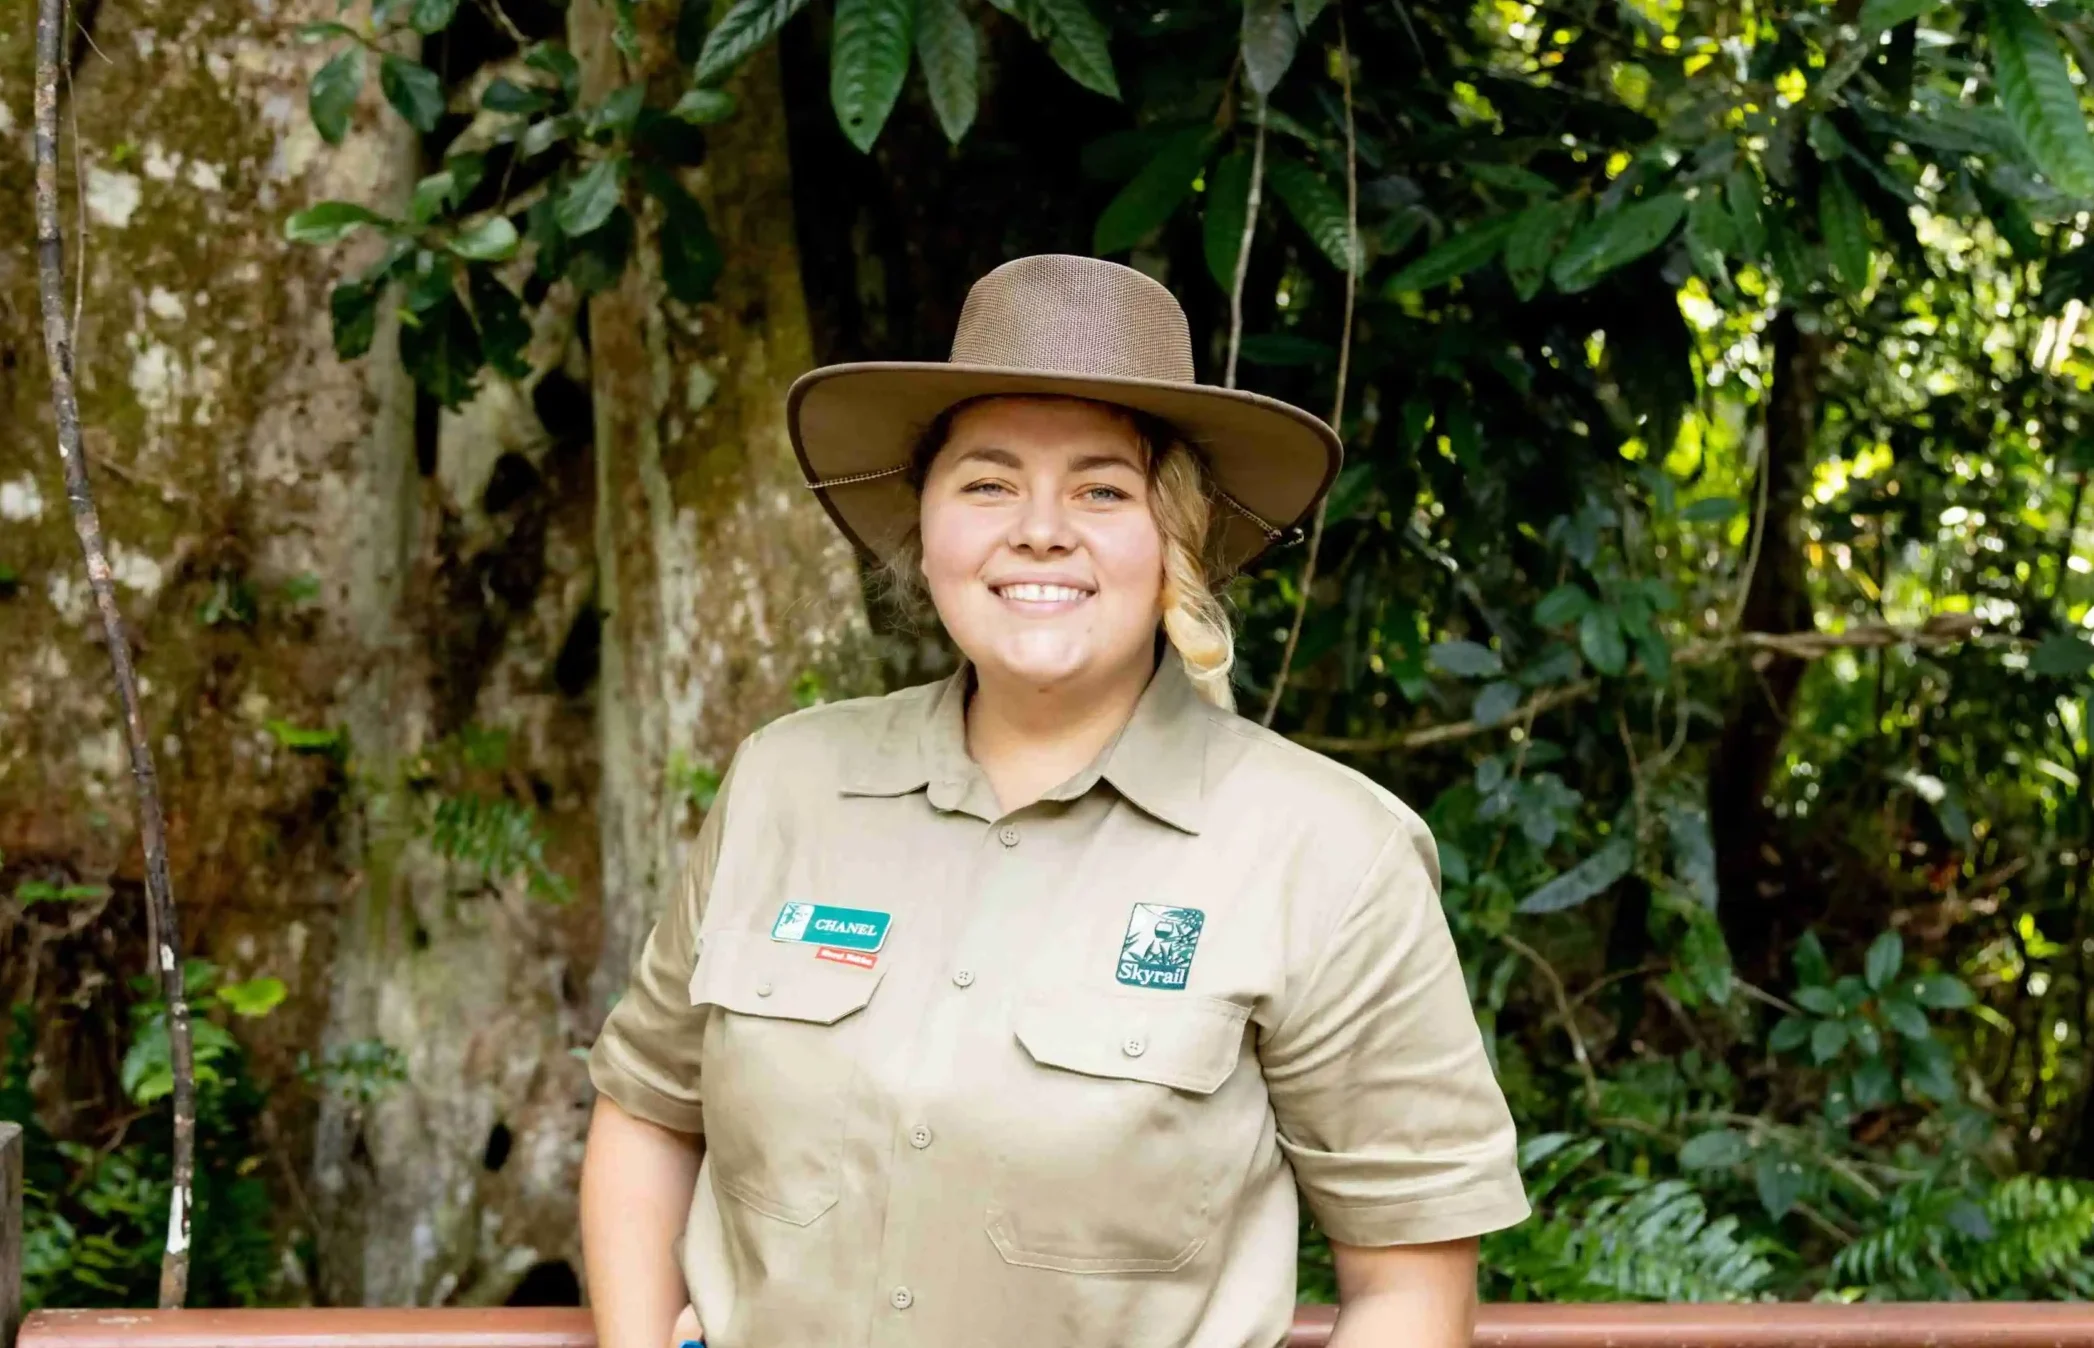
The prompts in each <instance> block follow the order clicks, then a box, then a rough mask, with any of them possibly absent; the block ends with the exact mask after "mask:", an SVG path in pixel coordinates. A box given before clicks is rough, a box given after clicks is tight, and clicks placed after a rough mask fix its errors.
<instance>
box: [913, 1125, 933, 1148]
mask: <svg viewBox="0 0 2094 1348" xmlns="http://www.w3.org/2000/svg"><path fill="white" fill-rule="evenodd" d="M909 1145H910V1146H912V1147H914V1148H916V1149H917V1150H918V1151H922V1150H923V1149H924V1148H925V1147H928V1146H930V1145H931V1130H930V1129H929V1128H927V1127H925V1126H924V1125H923V1124H920V1123H919V1124H917V1125H916V1126H915V1127H914V1128H911V1129H910V1130H909Z"/></svg>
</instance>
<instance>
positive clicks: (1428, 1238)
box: [1303, 1179, 1533, 1246]
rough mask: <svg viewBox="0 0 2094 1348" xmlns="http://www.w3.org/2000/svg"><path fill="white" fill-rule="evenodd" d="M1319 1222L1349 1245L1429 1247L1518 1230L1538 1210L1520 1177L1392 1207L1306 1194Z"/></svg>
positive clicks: (1310, 1209)
mask: <svg viewBox="0 0 2094 1348" xmlns="http://www.w3.org/2000/svg"><path fill="white" fill-rule="evenodd" d="M1303 1196H1304V1198H1306V1199H1307V1201H1308V1205H1309V1211H1310V1212H1312V1213H1313V1214H1315V1217H1316V1224H1317V1225H1318V1226H1319V1227H1321V1228H1322V1229H1323V1233H1324V1234H1325V1235H1327V1236H1329V1237H1330V1238H1331V1239H1332V1240H1335V1241H1340V1242H1343V1243H1344V1244H1347V1245H1364V1246H1382V1245H1424V1244H1427V1243H1429V1242H1432V1241H1436V1240H1461V1239H1464V1238H1466V1237H1469V1236H1480V1235H1484V1234H1487V1233H1488V1232H1492V1231H1501V1230H1503V1229H1505V1228H1506V1227H1508V1226H1516V1225H1518V1224H1519V1223H1520V1222H1523V1221H1525V1220H1526V1219H1527V1217H1528V1216H1529V1215H1530V1214H1531V1213H1532V1212H1533V1209H1532V1208H1531V1207H1530V1206H1529V1205H1528V1203H1527V1195H1526V1191H1525V1190H1524V1189H1523V1188H1522V1187H1521V1185H1520V1182H1519V1181H1518V1180H1517V1179H1511V1180H1498V1181H1492V1182H1490V1183H1487V1184H1481V1185H1472V1186H1470V1187H1468V1188H1466V1189H1464V1190H1463V1191H1462V1192H1460V1193H1452V1194H1443V1195H1439V1196H1437V1197H1433V1198H1407V1199H1397V1200H1395V1201H1393V1202H1388V1203H1336V1202H1332V1201H1329V1200H1328V1199H1319V1198H1317V1197H1315V1196H1313V1195H1309V1194H1306V1193H1305V1194H1304V1195H1303Z"/></svg>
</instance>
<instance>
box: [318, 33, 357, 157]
mask: <svg viewBox="0 0 2094 1348" xmlns="http://www.w3.org/2000/svg"><path fill="white" fill-rule="evenodd" d="M363 87H364V50H363V48H362V47H351V48H349V49H348V50H346V51H344V52H341V53H340V54H338V55H337V56H335V57H334V59H332V60H330V61H329V62H328V63H327V64H326V65H323V66H321V67H320V68H319V69H318V70H316V71H314V72H313V82H312V84H311V86H310V87H309V88H307V90H306V94H305V107H306V111H307V112H309V113H311V114H312V118H313V129H314V130H315V131H318V132H319V133H320V139H322V140H324V141H326V142H327V143H328V144H329V145H340V144H341V143H342V137H343V136H346V135H348V134H349V113H350V112H351V110H353V109H354V108H355V107H356V96H357V95H358V94H359V93H361V92H363Z"/></svg>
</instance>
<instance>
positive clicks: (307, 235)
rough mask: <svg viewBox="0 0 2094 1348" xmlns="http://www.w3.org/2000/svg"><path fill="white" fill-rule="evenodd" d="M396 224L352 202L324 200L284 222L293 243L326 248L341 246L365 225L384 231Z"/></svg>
mask: <svg viewBox="0 0 2094 1348" xmlns="http://www.w3.org/2000/svg"><path fill="white" fill-rule="evenodd" d="M392 224H393V222H392V221H391V220H388V219H386V218H385V217H384V216H382V215H380V214H378V212H376V211H373V210H368V209H366V208H365V207H362V206H359V205H357V204H356V203H355V202H353V201H323V202H320V203H319V204H318V205H315V206H308V207H306V208H305V209H304V210H302V211H299V212H298V213H296V214H295V215H293V216H292V217H291V218H290V219H288V220H286V221H284V238H285V239H287V240H289V241H290V242H292V243H309V244H314V245H317V246H325V245H327V244H331V243H340V242H341V241H342V240H343V239H346V238H348V237H349V236H350V235H351V234H354V233H355V232H356V231H357V230H359V229H362V228H363V227H364V226H365V225H377V226H379V227H381V228H385V227H388V226H391V225H392Z"/></svg>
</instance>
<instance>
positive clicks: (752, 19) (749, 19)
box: [692, 0, 807, 84]
mask: <svg viewBox="0 0 2094 1348" xmlns="http://www.w3.org/2000/svg"><path fill="white" fill-rule="evenodd" d="M806 5H807V0H734V4H733V5H732V6H731V7H730V8H729V9H728V11H727V12H726V13H725V14H723V15H721V16H720V21H719V22H718V23H716V24H714V25H713V30H712V31H711V32H710V33H707V34H706V35H705V46H704V48H703V49H702V50H700V51H699V53H698V68H697V70H696V71H694V72H693V73H692V78H693V79H695V80H696V81H697V82H698V83H699V84H718V83H719V82H720V81H722V80H724V79H726V78H727V77H728V76H729V75H731V74H733V73H734V68H735V67H736V66H738V65H740V64H741V63H742V62H743V61H744V60H746V59H747V58H748V56H749V53H751V52H753V51H755V50H756V49H757V48H758V47H761V46H762V45H763V44H764V43H766V42H768V41H770V40H771V37H772V35H773V34H775V33H776V32H777V31H778V30H779V29H780V28H783V27H784V26H785V21H786V20H787V19H790V18H791V17H792V16H793V15H795V14H798V13H799V12H800V11H801V10H802V9H804V8H806Z"/></svg>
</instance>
